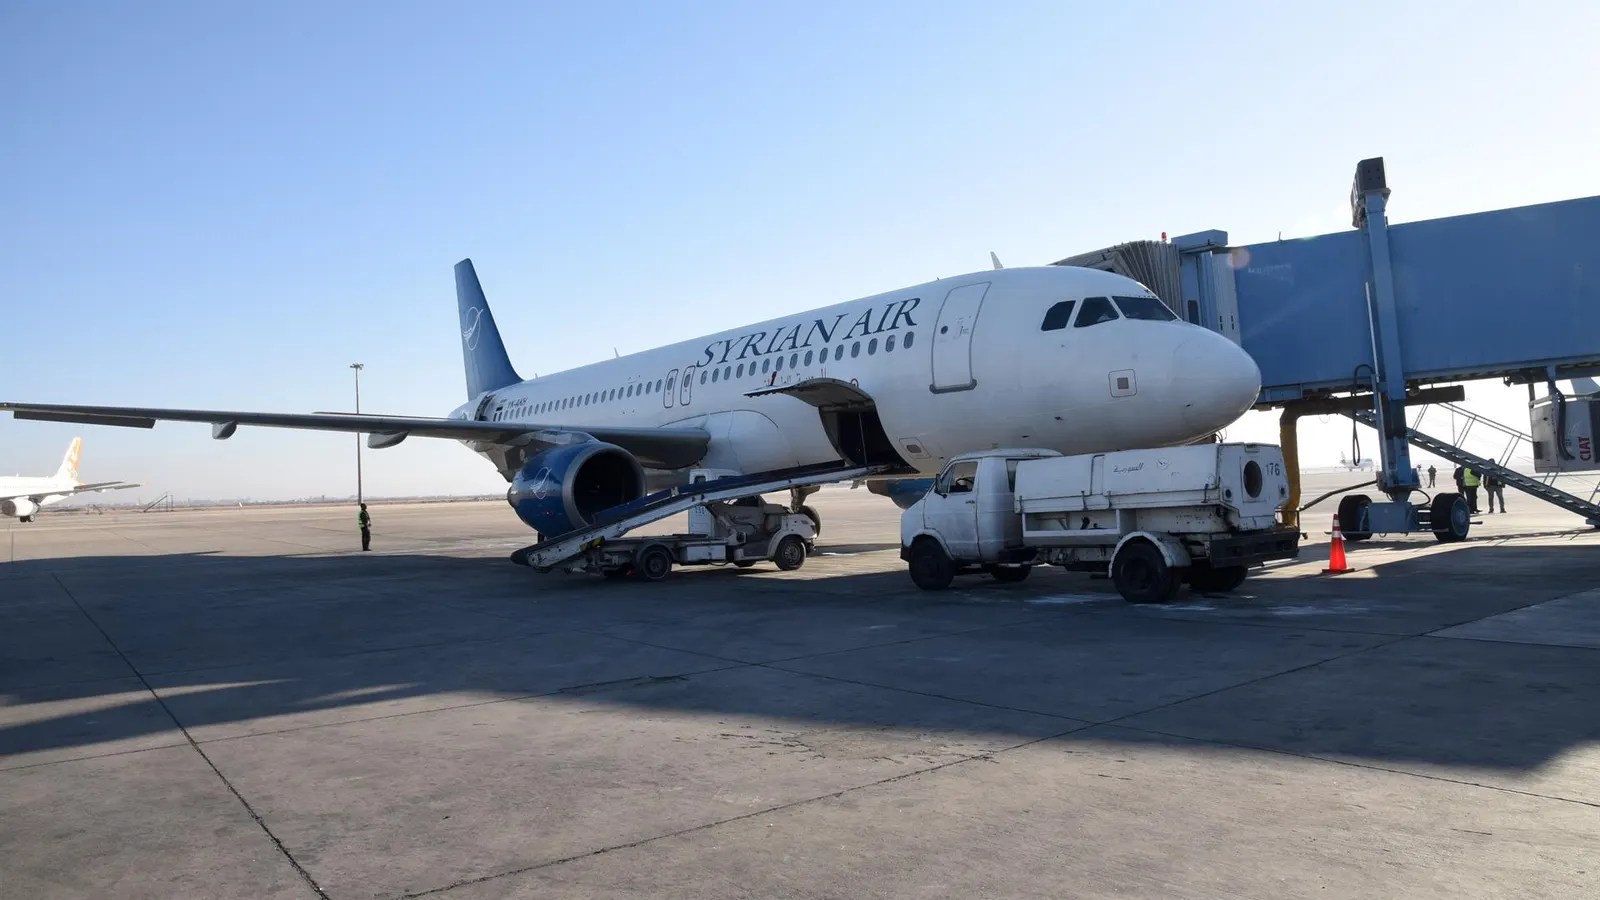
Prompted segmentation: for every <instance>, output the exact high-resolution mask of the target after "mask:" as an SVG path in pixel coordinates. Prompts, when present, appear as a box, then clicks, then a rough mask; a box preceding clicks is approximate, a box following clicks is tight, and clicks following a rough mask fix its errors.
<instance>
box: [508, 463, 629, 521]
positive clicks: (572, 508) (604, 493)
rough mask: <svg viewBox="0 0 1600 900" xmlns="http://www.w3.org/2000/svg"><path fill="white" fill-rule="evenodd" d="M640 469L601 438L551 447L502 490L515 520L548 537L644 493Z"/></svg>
mask: <svg viewBox="0 0 1600 900" xmlns="http://www.w3.org/2000/svg"><path fill="white" fill-rule="evenodd" d="M644 490H645V484H644V467H643V466H641V465H639V460H637V459H635V458H634V456H633V454H631V453H629V452H628V451H626V450H624V449H622V448H621V447H618V446H616V445H615V444H607V443H603V442H601V441H588V442H586V443H582V444H569V445H567V446H565V447H552V448H550V449H549V450H546V451H544V452H542V453H539V454H538V455H536V456H531V457H529V458H528V461H527V462H526V463H523V465H522V468H521V469H519V470H518V471H517V477H516V478H514V479H512V481H511V488H510V490H507V491H506V502H507V503H510V504H511V508H512V509H514V510H516V513H517V518H519V519H521V520H522V521H523V522H525V523H527V525H528V527H529V528H532V529H533V530H535V531H537V532H539V533H540V534H542V535H544V536H545V537H547V538H551V537H555V536H556V535H561V534H566V533H567V532H569V531H573V530H576V529H578V528H582V527H583V526H585V525H588V524H589V523H591V522H593V521H594V517H595V515H596V514H598V513H600V512H601V511H602V510H607V509H610V508H611V507H613V506H620V505H622V504H624V503H628V502H631V501H634V500H637V499H639V498H640V497H643V496H644Z"/></svg>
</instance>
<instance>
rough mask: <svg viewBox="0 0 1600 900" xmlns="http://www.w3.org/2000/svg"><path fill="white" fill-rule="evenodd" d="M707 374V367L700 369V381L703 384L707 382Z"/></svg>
mask: <svg viewBox="0 0 1600 900" xmlns="http://www.w3.org/2000/svg"><path fill="white" fill-rule="evenodd" d="M706 374H707V373H706V370H705V369H701V370H700V383H701V384H705V383H706Z"/></svg>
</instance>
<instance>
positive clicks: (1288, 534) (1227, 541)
mask: <svg viewBox="0 0 1600 900" xmlns="http://www.w3.org/2000/svg"><path fill="white" fill-rule="evenodd" d="M1299 555H1300V532H1299V530H1298V529H1293V528H1274V529H1272V530H1271V531H1257V532H1252V533H1249V534H1233V535H1228V536H1227V537H1218V538H1212V539H1211V540H1210V541H1208V542H1207V543H1206V560H1207V561H1208V562H1210V563H1211V565H1212V567H1213V568H1216V567H1219V566H1254V565H1259V564H1261V563H1264V562H1267V561H1269V560H1274V559H1294V558H1295V557H1297V556H1299Z"/></svg>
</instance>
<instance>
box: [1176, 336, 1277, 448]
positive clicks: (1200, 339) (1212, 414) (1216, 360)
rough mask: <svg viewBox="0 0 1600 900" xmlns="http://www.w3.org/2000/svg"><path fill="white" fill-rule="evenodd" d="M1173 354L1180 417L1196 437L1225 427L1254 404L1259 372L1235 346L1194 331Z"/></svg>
mask: <svg viewBox="0 0 1600 900" xmlns="http://www.w3.org/2000/svg"><path fill="white" fill-rule="evenodd" d="M1173 355H1174V357H1175V359H1176V361H1177V364H1178V365H1177V371H1176V372H1175V378H1176V380H1177V381H1178V386H1179V388H1180V391H1181V394H1182V396H1183V409H1182V412H1181V413H1180V417H1181V418H1182V419H1183V422H1184V424H1185V425H1187V426H1189V427H1190V428H1191V429H1193V431H1194V434H1195V435H1196V436H1199V435H1201V434H1206V433H1209V432H1214V431H1218V430H1220V429H1223V428H1226V427H1227V426H1228V425H1230V424H1232V423H1233V422H1234V420H1236V419H1238V418H1239V417H1240V416H1242V415H1244V414H1245V412H1246V411H1248V410H1249V409H1250V407H1251V406H1253V405H1255V402H1256V398H1257V397H1258V396H1259V395H1260V393H1261V370H1260V369H1259V368H1257V366H1256V361H1255V360H1253V359H1251V358H1250V354H1248V353H1246V352H1244V350H1243V348H1241V347H1239V345H1237V344H1235V343H1234V342H1232V341H1230V340H1228V339H1227V338H1225V337H1223V336H1222V335H1220V334H1216V333H1215V332H1211V331H1205V330H1202V329H1197V330H1196V333H1195V334H1193V335H1191V336H1189V337H1186V338H1184V339H1183V341H1181V342H1180V343H1179V344H1178V349H1177V351H1176V352H1175V353H1174V354H1173Z"/></svg>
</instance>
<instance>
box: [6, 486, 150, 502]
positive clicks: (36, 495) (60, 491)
mask: <svg viewBox="0 0 1600 900" xmlns="http://www.w3.org/2000/svg"><path fill="white" fill-rule="evenodd" d="M136 487H138V485H137V484H124V483H123V482H120V481H102V482H98V483H96V484H80V485H77V486H75V487H70V488H51V489H49V490H39V491H29V492H28V493H25V494H0V500H32V501H34V502H35V503H37V502H39V501H40V500H42V499H44V498H45V497H70V496H72V495H73V494H95V493H99V492H100V491H120V490H123V489H125V488H136Z"/></svg>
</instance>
